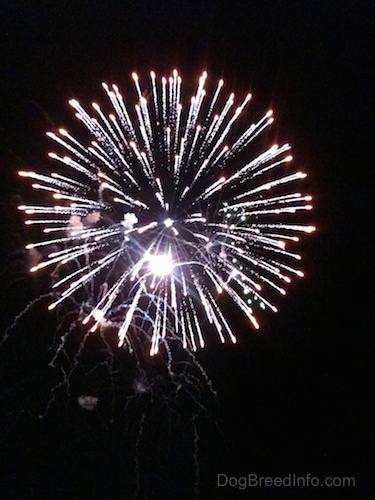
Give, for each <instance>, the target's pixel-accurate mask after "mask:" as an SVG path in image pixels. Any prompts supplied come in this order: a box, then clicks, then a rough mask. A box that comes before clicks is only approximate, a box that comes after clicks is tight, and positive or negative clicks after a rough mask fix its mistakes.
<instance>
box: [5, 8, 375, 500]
mask: <svg viewBox="0 0 375 500" xmlns="http://www.w3.org/2000/svg"><path fill="white" fill-rule="evenodd" d="M374 18H375V16H374V4H373V2H372V1H367V2H366V1H354V0H353V1H348V0H342V1H339V2H337V1H330V0H325V1H320V0H316V1H314V2H309V1H299V2H298V1H292V0H290V1H268V0H265V1H259V0H258V1H238V0H232V1H231V2H229V1H224V2H219V1H201V2H196V1H191V2H188V1H160V0H157V1H117V2H116V1H114V0H112V1H106V2H104V1H103V2H100V1H98V2H89V1H83V0H82V1H80V2H75V1H71V2H69V1H57V2H44V1H38V2H34V1H28V2H27V1H25V2H21V1H15V2H2V4H1V7H0V23H1V29H0V32H1V34H0V36H1V43H0V56H1V58H2V60H1V64H0V76H1V80H0V85H1V94H0V95H1V111H0V113H1V114H2V116H1V115H0V116H1V122H0V123H1V135H0V145H1V165H0V168H1V183H0V184H1V186H0V187H1V207H2V213H3V215H4V216H3V223H4V228H3V230H2V245H4V250H3V251H2V253H1V255H2V257H3V258H4V262H3V266H2V268H3V269H4V271H3V272H2V281H3V283H4V287H3V291H4V294H3V295H4V299H3V300H2V305H3V306H4V304H5V307H6V309H4V311H3V312H2V320H4V321H3V323H4V325H8V324H9V323H11V321H12V318H13V316H14V314H16V312H17V311H19V310H20V309H21V308H22V306H23V305H24V304H25V303H27V300H28V299H29V298H30V296H31V295H32V290H31V288H32V287H31V285H30V283H28V282H27V281H26V283H28V284H27V285H25V286H24V285H23V283H24V282H23V281H22V279H21V281H20V282H19V283H21V284H18V285H16V286H13V285H11V286H10V283H11V281H12V280H13V279H15V278H16V279H18V278H19V275H20V274H22V253H21V254H20V253H19V252H18V253H17V247H18V246H21V247H22V238H23V237H22V234H21V233H22V229H20V228H21V224H20V220H19V217H18V216H17V212H16V210H15V209H14V206H15V203H16V202H15V200H16V199H17V196H19V197H20V198H19V199H21V198H22V196H23V195H24V194H25V192H26V191H25V189H26V188H25V186H24V185H23V184H22V182H20V181H19V179H18V178H17V176H16V172H17V170H18V169H19V168H24V167H26V166H32V167H33V168H37V167H38V166H40V165H42V164H43V163H44V162H45V152H46V148H47V147H48V146H47V145H46V140H45V136H44V132H45V131H46V130H48V129H49V128H51V127H52V128H53V127H54V126H60V125H64V126H69V128H70V129H71V130H75V129H77V128H78V127H79V126H78V124H76V123H75V122H74V120H72V118H71V116H70V111H69V109H68V106H67V105H66V101H67V100H68V99H69V98H71V97H78V98H80V99H82V101H83V102H86V103H87V102H90V101H91V100H94V99H96V98H97V99H98V100H102V97H103V95H102V92H101V88H100V83H101V81H103V80H105V81H107V82H109V83H111V82H116V83H118V84H119V85H120V87H121V86H122V84H123V83H124V84H125V85H127V84H128V83H129V77H130V75H131V72H132V71H134V70H136V71H137V72H138V73H139V75H140V76H141V77H143V78H147V75H148V73H149V70H151V69H154V70H155V71H156V72H157V74H159V75H160V74H162V73H165V74H169V72H170V71H171V70H172V69H173V68H174V67H177V68H178V69H179V71H180V73H181V74H182V76H183V78H184V80H185V81H187V80H189V79H190V80H193V79H196V77H197V75H198V74H200V72H201V71H202V70H204V69H206V70H207V71H208V73H209V77H210V79H211V80H213V81H216V80H217V79H218V78H221V77H222V76H223V78H224V79H225V82H226V89H227V90H228V91H231V90H234V91H235V92H236V93H237V94H241V93H245V92H248V91H251V92H252V93H253V95H254V103H255V106H256V108H257V109H260V110H266V109H268V108H269V107H272V108H273V109H274V110H275V115H276V122H275V125H274V127H275V128H276V130H277V131H279V130H280V137H282V139H284V140H287V141H288V142H290V143H291V144H292V145H293V152H294V157H295V162H296V164H298V165H301V167H302V168H303V169H304V170H305V171H307V172H308V173H309V177H308V180H307V189H308V191H309V192H310V193H311V194H312V195H313V196H314V211H313V212H312V213H311V214H310V217H311V222H313V223H314V224H316V226H317V232H316V233H315V234H313V235H311V236H309V237H308V238H306V240H307V241H306V240H305V242H304V243H303V248H302V251H303V255H304V260H303V263H304V270H305V272H306V277H305V279H304V280H302V281H298V282H295V283H294V284H293V285H292V286H291V287H290V291H289V293H288V295H287V296H286V298H284V299H283V300H281V301H280V304H279V305H280V310H281V312H280V313H279V314H278V315H276V317H273V316H270V315H265V318H264V319H263V325H264V327H263V329H262V330H261V331H260V333H257V334H255V333H254V332H253V331H246V330H245V329H246V327H245V325H244V324H242V323H241V322H239V323H238V325H237V329H238V331H240V335H239V337H240V342H239V343H238V344H237V345H236V346H235V347H234V346H225V347H224V348H221V347H220V348H219V347H218V346H216V345H213V346H212V347H210V348H209V349H207V350H205V351H204V352H202V353H200V354H199V355H198V361H199V362H200V363H201V364H202V365H203V366H204V367H205V369H206V371H207V373H208V376H209V377H210V379H211V381H212V384H213V386H214V388H215V390H216V391H217V394H218V395H217V404H216V406H215V410H213V414H214V420H215V421H216V422H217V427H218V428H219V430H217V428H216V426H215V425H212V423H211V421H210V419H209V418H207V419H206V420H205V419H202V421H201V423H200V424H199V425H200V426H199V435H200V443H199V444H200V452H199V454H198V458H199V461H200V492H201V497H202V498H234V497H236V495H238V497H239V498H261V497H262V498H263V496H264V498H328V497H329V498H346V496H347V497H348V498H353V499H354V498H371V497H372V495H373V494H374V490H373V477H372V476H373V465H374V464H373V458H374V431H373V428H374V424H373V422H374V420H373V415H372V414H371V411H370V407H371V399H372V398H371V396H372V386H373V371H372V366H373V350H372V335H373V317H372V316H373V314H372V311H373V303H374V302H373V300H374V295H373V282H372V280H371V279H370V278H371V276H370V270H372V266H371V267H370V242H371V243H372V239H373V225H374V222H373V221H374V219H373V213H372V200H373V189H372V188H373V169H374V155H373V153H372V151H373V143H374V132H375V131H374V78H373V67H374V63H375V61H374V48H375V44H374V34H373V33H374V22H375V19H374ZM371 251H372V247H371ZM12 267H13V269H14V268H16V271H11V269H12ZM30 322H31V323H30V324H29V325H27V328H26V324H23V332H19V333H18V335H19V338H20V339H21V340H20V341H19V342H18V344H17V341H14V343H13V344H12V343H11V344H10V347H6V348H5V351H4V350H3V353H2V356H1V359H2V368H3V369H2V374H3V382H4V381H5V382H4V383H2V388H3V394H5V396H2V399H0V404H1V403H2V401H3V402H4V401H5V402H6V403H4V404H3V409H4V412H3V413H4V417H3V420H2V422H3V424H2V431H3V432H2V433H1V438H2V442H1V447H2V451H3V453H2V455H1V460H2V462H1V465H0V467H1V470H2V472H3V473H4V474H3V476H4V483H3V486H0V496H1V497H2V498H27V499H29V498H77V499H81V498H133V496H134V492H135V489H134V484H133V483H132V478H131V476H132V474H133V471H134V465H133V463H132V460H134V453H133V451H131V450H129V449H127V448H126V443H127V442H128V441H127V439H128V438H127V436H126V428H127V429H128V428H129V426H128V427H126V426H125V424H124V423H123V422H124V421H125V420H126V417H124V416H123V415H121V414H120V412H119V414H118V418H117V420H116V421H115V423H114V424H113V425H112V426H107V427H105V426H102V427H101V425H100V423H98V417H97V416H93V414H92V413H88V412H86V413H85V412H82V411H81V412H79V411H77V410H70V414H69V417H66V415H65V414H64V415H65V416H63V415H62V412H59V410H58V408H57V409H56V408H52V409H51V413H50V414H49V416H48V417H47V418H46V419H45V420H43V421H40V420H38V419H36V418H35V415H34V416H33V415H32V412H30V413H29V412H24V411H23V408H24V406H23V402H24V401H26V400H27V401H28V402H30V398H32V397H34V395H35V393H38V395H39V396H40V397H41V398H42V396H41V395H42V394H43V391H49V387H50V386H49V384H48V383H46V382H45V380H44V377H49V376H51V375H50V374H49V372H47V370H46V369H44V368H43V367H44V366H46V365H47V364H48V361H49V360H50V353H47V352H46V346H47V345H48V343H47V341H45V339H46V336H47V335H48V334H49V328H50V322H51V320H49V319H47V318H46V317H45V316H44V315H43V314H42V313H40V314H39V313H38V311H37V312H36V313H34V315H33V316H32V319H31V320H30ZM21 329H22V328H21ZM26 330H27V331H26ZM36 339H37V340H36ZM41 339H44V340H41ZM2 349H3V348H2ZM4 353H5V354H4ZM31 357H32V361H31ZM15 366H17V369H15ZM20 367H23V369H21V368H20ZM30 371H34V372H33V373H32V374H30ZM35 373H37V374H38V375H37V377H39V378H37V379H36V378H35V376H34V375H35ZM30 380H32V381H33V382H32V384H34V385H35V384H38V391H36V390H35V386H31V385H30V382H28V381H30ZM7 392H9V393H10V394H11V396H9V394H8V396H7ZM39 396H38V397H39ZM12 399H13V402H12V403H9V400H10V401H12ZM14 399H16V400H17V401H16V403H14ZM47 399H48V397H47ZM25 404H26V403H25ZM208 404H211V403H208ZM27 407H28V409H30V408H31V407H32V405H30V404H28V406H27ZM24 413H25V414H24ZM26 413H27V414H26ZM68 413H69V411H68ZM95 415H96V414H95ZM160 415H161V416H160ZM160 415H159V417H158V418H159V420H157V419H156V420H155V422H157V423H156V424H155V432H157V431H158V432H160V434H159V439H157V438H156V437H155V436H154V437H152V436H151V434H150V438H149V442H150V445H149V446H146V445H144V447H143V449H142V451H141V470H142V474H145V475H146V476H147V477H146V479H144V480H143V487H142V488H143V489H142V490H141V492H140V494H139V498H194V494H193V487H192V483H193V482H194V471H193V469H192V466H191V463H192V453H193V452H192V440H193V437H191V439H190V438H189V436H187V437H186V436H185V437H183V436H182V435H179V434H178V433H179V432H181V434H183V430H181V429H183V425H181V426H178V425H176V426H175V427H173V426H172V428H174V434H173V433H172V435H170V434H169V435H168V434H167V435H166V436H163V434H162V432H163V430H162V429H163V428H162V426H161V425H160V420H162V419H163V418H164V417H165V418H169V415H168V409H167V407H166V408H165V409H164V413H163V412H162V413H161V414H160ZM138 417H139V413H138ZM75 418H76V420H74V419H75ZM186 418H187V419H188V418H189V417H188V413H187V416H186ZM122 419H124V421H123V420H122ZM134 419H135V420H136V419H137V412H136V411H135V416H134ZM183 419H184V407H182V408H180V409H179V412H177V413H176V420H182V421H183ZM72 422H73V423H72ZM158 426H159V427H158ZM125 427H126V428H125ZM134 428H135V427H134ZM186 428H187V429H189V426H186ZM149 432H151V431H149ZM164 441H165V442H167V441H170V445H169V446H170V447H169V449H168V450H169V451H168V452H167V451H166V449H164V448H163V447H162V446H161V445H160V443H162V442H164ZM124 443H125V444H124ZM158 453H160V459H158ZM142 461H143V462H142ZM142 464H143V465H142ZM142 467H143V469H142ZM218 473H225V474H227V475H234V476H242V475H246V474H249V473H254V474H259V475H270V476H284V475H286V474H293V473H294V474H298V475H305V474H307V473H311V474H312V475H313V476H321V477H323V476H354V477H355V478H356V488H355V490H353V491H350V490H343V489H339V488H336V489H332V488H331V489H326V488H322V489H320V488H317V489H293V488H292V489H283V488H274V489H272V488H261V489H255V488H254V489H253V488H249V489H247V490H245V491H243V492H239V491H238V490H236V489H234V488H217V487H216V474H218ZM145 485H146V486H145Z"/></svg>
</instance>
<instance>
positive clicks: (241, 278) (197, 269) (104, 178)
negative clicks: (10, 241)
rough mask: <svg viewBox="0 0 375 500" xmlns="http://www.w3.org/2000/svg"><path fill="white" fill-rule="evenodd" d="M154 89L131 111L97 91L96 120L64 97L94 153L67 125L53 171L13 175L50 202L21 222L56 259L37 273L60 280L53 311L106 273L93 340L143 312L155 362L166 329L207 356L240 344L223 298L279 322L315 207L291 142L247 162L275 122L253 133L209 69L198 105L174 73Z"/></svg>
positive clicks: (112, 94) (253, 319)
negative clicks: (211, 345) (217, 344)
mask: <svg viewBox="0 0 375 500" xmlns="http://www.w3.org/2000/svg"><path fill="white" fill-rule="evenodd" d="M150 78H151V80H150V81H149V82H148V83H147V84H146V85H144V84H143V83H142V81H141V79H140V78H139V77H138V75H137V74H135V73H133V74H132V79H133V82H134V86H135V92H136V102H135V103H134V104H132V105H129V102H125V99H124V97H123V96H122V94H121V93H120V90H119V88H118V87H117V86H116V85H112V86H111V85H107V84H105V83H103V84H102V87H103V89H104V91H105V92H106V94H107V97H108V100H109V102H110V107H111V110H110V112H109V113H108V114H107V112H105V111H104V110H103V109H104V108H103V109H102V107H101V106H100V105H99V104H97V103H93V104H92V112H93V113H94V116H92V115H91V114H90V112H88V111H86V110H85V108H84V107H82V106H81V104H80V103H79V102H78V101H77V100H76V99H72V100H70V101H69V104H70V106H71V107H72V108H73V109H74V111H75V113H76V116H77V118H78V119H79V120H80V122H81V123H82V124H83V125H84V126H85V127H86V129H87V130H88V131H89V132H90V134H91V136H92V140H91V142H90V145H89V146H85V145H84V144H82V143H81V142H80V141H78V140H77V139H75V138H74V137H73V136H72V135H70V133H69V132H68V131H67V130H65V129H62V128H60V129H59V130H58V131H55V132H48V133H47V135H48V136H49V138H50V139H52V140H53V141H54V142H55V143H56V144H57V152H52V153H49V154H48V156H49V158H50V159H51V161H54V162H55V163H54V169H53V171H51V173H50V174H48V173H37V172H27V171H20V172H19V175H20V176H21V177H25V178H30V179H32V181H33V182H34V184H32V187H33V188H34V189H37V190H38V192H40V191H44V196H45V199H46V200H49V201H47V202H46V203H45V204H42V205H33V206H28V205H22V206H20V207H19V209H20V210H22V211H24V212H25V213H26V214H27V215H28V216H29V217H28V219H27V220H26V221H25V223H26V224H27V225H35V226H36V228H38V227H40V228H41V235H43V234H44V235H46V234H49V236H48V237H46V236H44V239H41V240H40V241H36V242H34V243H30V244H29V245H28V246H27V248H29V249H39V248H43V247H45V248H47V249H50V248H51V247H52V248H53V251H50V252H49V253H48V255H47V256H45V257H44V260H42V261H41V262H38V264H37V265H36V266H34V267H33V268H32V272H36V271H38V270H40V269H46V268H50V269H51V271H55V270H56V269H57V268H58V269H59V278H58V279H57V281H55V282H54V284H53V289H54V290H55V291H56V295H55V300H54V302H52V303H51V304H50V305H49V307H48V308H49V309H50V310H52V309H53V308H55V307H56V306H58V305H59V304H61V303H62V302H64V301H65V300H66V299H68V298H69V297H76V296H80V297H81V296H82V294H83V293H84V292H85V290H86V289H87V287H88V286H91V285H92V284H95V283H96V284H97V287H100V286H101V280H103V274H104V273H109V274H110V276H111V281H109V282H107V281H106V283H105V284H106V286H105V287H104V288H105V292H103V293H101V294H98V295H97V297H96V299H95V303H94V304H93V307H92V310H91V312H90V311H88V312H87V315H86V318H85V320H84V324H87V323H88V322H89V321H90V323H91V324H92V323H94V326H91V329H90V331H92V332H94V331H95V329H96V326H97V325H98V324H99V322H100V321H103V320H104V319H105V318H107V319H108V320H111V315H112V314H113V311H117V312H116V314H118V311H119V310H121V311H122V319H121V322H120V323H118V321H117V324H119V327H118V335H119V345H122V344H124V343H125V342H126V338H127V335H128V331H129V328H130V327H131V325H132V323H133V321H135V317H136V315H139V314H140V313H142V311H143V313H144V315H145V317H147V321H149V322H150V325H151V332H152V338H151V339H150V341H151V354H156V353H157V352H158V348H159V343H160V342H161V341H163V342H165V340H166V336H167V332H168V331H170V330H171V329H172V330H173V331H174V334H175V335H177V336H179V337H180V338H181V341H182V344H183V346H184V347H185V348H187V349H191V350H196V349H197V348H198V347H203V346H204V345H205V340H204V336H207V335H210V333H209V332H210V331H212V332H216V334H217V336H218V337H219V339H220V341H221V342H224V341H225V340H226V339H229V340H230V341H232V342H236V338H235V334H234V332H233V331H232V327H231V326H230V324H229V322H228V320H227V319H226V317H225V305H224V304H223V300H220V301H218V300H217V298H218V295H219V294H221V296H225V297H226V298H227V300H230V301H233V302H234V303H235V304H236V305H237V306H238V307H239V309H240V310H241V311H242V312H243V313H244V315H245V317H247V318H248V319H249V321H250V324H251V325H252V326H253V327H255V328H259V322H258V313H259V310H262V309H265V308H269V309H270V310H272V311H274V312H276V311H277V308H276V306H275V305H274V301H275V300H277V295H285V293H286V291H285V289H284V286H285V285H286V284H288V283H290V282H291V280H292V279H293V278H294V277H295V276H299V277H302V276H303V272H302V271H301V270H300V269H297V268H296V267H295V263H296V261H299V260H300V259H301V257H300V255H299V254H298V253H296V251H295V249H296V246H297V244H298V241H299V237H300V236H299V235H300V234H301V233H311V232H313V231H314V230H315V227H314V226H311V225H305V224H303V223H300V222H299V221H300V216H299V215H298V218H297V214H299V213H300V212H304V211H307V210H310V209H311V208H312V205H311V196H309V195H306V194H302V193H301V192H300V190H301V187H302V184H303V179H304V178H305V177H306V174H305V173H304V172H300V171H297V172H293V171H291V166H290V164H291V162H292V156H291V154H290V149H291V147H290V146H289V144H284V145H281V146H279V145H272V146H271V147H269V148H268V149H266V150H264V151H262V152H261V153H260V154H258V155H257V156H255V157H254V156H252V155H251V149H252V148H254V143H255V144H256V138H257V137H258V136H259V135H260V134H261V133H262V132H263V131H264V130H265V129H266V128H268V127H269V126H270V125H271V124H272V122H273V120H274V118H273V112H272V111H268V112H267V113H266V114H265V115H264V116H263V117H261V118H260V119H258V120H257V121H255V122H254V123H247V122H248V107H249V106H250V104H249V102H250V100H251V95H250V94H248V95H247V96H245V98H244V99H242V100H239V101H238V102H237V98H236V97H235V95H234V94H233V93H232V94H230V95H229V96H227V97H225V96H224V95H223V94H224V90H223V87H224V82H223V81H222V80H220V81H219V82H218V84H217V86H216V88H214V89H212V90H206V88H205V86H206V80H207V73H206V72H204V73H203V74H202V76H201V77H200V78H199V80H198V84H197V90H196V92H195V94H194V95H193V96H192V97H191V98H188V96H185V95H184V93H183V85H182V79H181V77H180V75H179V74H178V72H177V71H176V70H174V71H173V74H172V76H170V77H169V78H164V77H163V78H161V79H158V78H157V76H156V74H155V73H154V72H151V73H150ZM145 96H147V97H145ZM238 130H240V133H239V134H238V135H235V133H237V131H238ZM35 181H37V182H35ZM42 194H43V193H42ZM294 217H295V219H293V218H294ZM51 235H52V236H51ZM297 235H298V236H297ZM64 269H65V271H64ZM61 270H62V271H61ZM108 270H109V271H108ZM98 311H100V314H98ZM203 322H204V324H205V327H204V331H203V327H202V324H203ZM207 324H208V325H209V327H208V328H207ZM210 329H211V330H210ZM82 398H86V399H85V400H84V401H83V400H82V401H81V402H80V401H79V404H80V405H81V406H83V407H85V408H87V409H92V408H94V407H95V406H96V402H97V398H92V397H91V396H82ZM87 398H92V400H90V401H89V402H88V404H87V401H86V400H87Z"/></svg>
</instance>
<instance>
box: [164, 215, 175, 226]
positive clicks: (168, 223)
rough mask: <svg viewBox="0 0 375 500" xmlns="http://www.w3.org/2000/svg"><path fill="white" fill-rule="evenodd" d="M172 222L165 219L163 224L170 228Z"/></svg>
mask: <svg viewBox="0 0 375 500" xmlns="http://www.w3.org/2000/svg"><path fill="white" fill-rule="evenodd" d="M173 222H174V221H173V220H172V219H170V218H169V217H168V219H165V221H164V224H165V226H166V227H172V226H173Z"/></svg>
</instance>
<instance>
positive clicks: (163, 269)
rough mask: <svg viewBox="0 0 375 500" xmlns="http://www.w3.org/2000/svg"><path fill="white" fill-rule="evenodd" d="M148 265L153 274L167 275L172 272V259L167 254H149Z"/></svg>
mask: <svg viewBox="0 0 375 500" xmlns="http://www.w3.org/2000/svg"><path fill="white" fill-rule="evenodd" d="M148 267H149V269H150V271H151V273H152V274H154V275H155V276H167V275H169V274H172V272H173V261H172V257H171V255H169V254H163V255H151V256H150V257H149V260H148Z"/></svg>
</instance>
